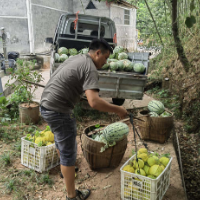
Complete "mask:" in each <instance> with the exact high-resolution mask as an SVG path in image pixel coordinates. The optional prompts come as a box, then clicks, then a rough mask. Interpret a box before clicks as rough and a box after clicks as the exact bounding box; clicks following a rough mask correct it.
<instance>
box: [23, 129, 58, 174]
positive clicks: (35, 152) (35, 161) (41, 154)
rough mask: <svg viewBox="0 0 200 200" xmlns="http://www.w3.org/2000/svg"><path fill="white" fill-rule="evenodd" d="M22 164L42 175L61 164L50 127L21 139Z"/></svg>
mask: <svg viewBox="0 0 200 200" xmlns="http://www.w3.org/2000/svg"><path fill="white" fill-rule="evenodd" d="M21 164H22V165H24V166H26V167H28V168H30V169H33V170H35V171H37V172H40V173H42V172H44V171H48V170H50V169H52V168H54V167H55V166H57V165H59V164H60V159H59V157H58V154H57V151H56V147H55V142H54V134H53V133H52V132H51V130H50V127H49V126H46V128H45V130H43V131H40V132H39V131H36V132H35V133H34V134H33V135H31V134H27V135H26V136H24V137H22V138H21Z"/></svg>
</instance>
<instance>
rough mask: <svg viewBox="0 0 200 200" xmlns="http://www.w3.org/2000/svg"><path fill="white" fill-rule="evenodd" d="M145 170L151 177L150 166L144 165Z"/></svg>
mask: <svg viewBox="0 0 200 200" xmlns="http://www.w3.org/2000/svg"><path fill="white" fill-rule="evenodd" d="M143 169H144V171H145V173H146V175H149V169H150V167H149V166H148V165H144V168H143Z"/></svg>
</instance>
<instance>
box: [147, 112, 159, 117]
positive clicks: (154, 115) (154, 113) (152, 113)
mask: <svg viewBox="0 0 200 200" xmlns="http://www.w3.org/2000/svg"><path fill="white" fill-rule="evenodd" d="M149 114H150V116H151V117H159V115H158V114H157V113H156V112H150V113H149Z"/></svg>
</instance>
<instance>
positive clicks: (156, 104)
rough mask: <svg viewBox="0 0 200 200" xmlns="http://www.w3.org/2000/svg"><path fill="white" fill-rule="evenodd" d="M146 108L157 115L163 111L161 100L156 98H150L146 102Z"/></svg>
mask: <svg viewBox="0 0 200 200" xmlns="http://www.w3.org/2000/svg"><path fill="white" fill-rule="evenodd" d="M148 109H149V111H150V112H155V113H157V114H158V115H160V114H161V113H163V112H164V111H165V107H164V105H163V103H162V102H160V101H157V100H152V101H150V102H149V104H148Z"/></svg>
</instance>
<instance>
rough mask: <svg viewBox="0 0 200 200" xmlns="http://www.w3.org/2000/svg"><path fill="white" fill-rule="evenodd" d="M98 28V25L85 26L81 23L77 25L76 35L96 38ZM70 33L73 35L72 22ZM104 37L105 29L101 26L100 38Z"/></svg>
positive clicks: (85, 24)
mask: <svg viewBox="0 0 200 200" xmlns="http://www.w3.org/2000/svg"><path fill="white" fill-rule="evenodd" d="M98 27H99V25H97V24H87V23H82V22H81V23H79V24H78V35H83V36H90V37H91V36H92V37H98ZM70 33H71V34H75V30H74V22H72V23H71V26H70ZM104 35H105V27H104V26H103V25H101V30H100V37H104Z"/></svg>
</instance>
